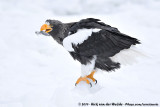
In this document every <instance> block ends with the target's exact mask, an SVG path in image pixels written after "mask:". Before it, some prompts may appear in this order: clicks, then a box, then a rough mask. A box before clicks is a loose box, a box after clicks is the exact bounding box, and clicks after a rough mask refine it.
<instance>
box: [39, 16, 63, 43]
mask: <svg viewBox="0 0 160 107" xmlns="http://www.w3.org/2000/svg"><path fill="white" fill-rule="evenodd" d="M40 31H44V32H45V33H47V34H49V35H51V36H52V37H53V38H54V39H55V40H56V41H57V42H58V43H60V44H61V40H60V38H63V37H64V24H63V23H62V22H60V21H58V20H50V19H48V20H46V21H45V24H43V25H42V26H41V28H40Z"/></svg>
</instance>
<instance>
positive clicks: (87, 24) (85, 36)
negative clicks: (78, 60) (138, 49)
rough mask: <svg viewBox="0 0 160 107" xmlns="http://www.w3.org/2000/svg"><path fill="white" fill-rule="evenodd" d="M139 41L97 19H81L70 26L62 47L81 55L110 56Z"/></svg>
mask: <svg viewBox="0 0 160 107" xmlns="http://www.w3.org/2000/svg"><path fill="white" fill-rule="evenodd" d="M138 43H140V42H139V41H138V40H137V39H136V38H132V37H130V36H127V35H125V34H122V33H121V32H120V31H119V30H118V29H117V28H114V27H111V26H110V25H107V24H105V23H103V22H100V20H99V19H93V18H88V19H83V20H81V21H79V22H78V23H75V24H74V25H73V26H72V27H71V28H70V35H69V36H68V37H66V38H65V39H64V40H63V45H64V47H65V48H66V49H67V50H68V51H70V52H75V53H76V54H79V55H81V56H93V55H101V54H103V55H104V53H105V57H106V56H107V57H111V56H113V55H115V54H116V53H118V52H120V51H121V50H123V49H128V48H130V46H131V45H135V44H138Z"/></svg>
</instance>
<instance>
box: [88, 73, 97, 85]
mask: <svg viewBox="0 0 160 107" xmlns="http://www.w3.org/2000/svg"><path fill="white" fill-rule="evenodd" d="M95 72H96V71H92V72H91V74H89V75H88V76H87V78H90V79H91V80H92V81H93V82H96V83H97V80H96V79H95V78H93V75H94V73H95Z"/></svg>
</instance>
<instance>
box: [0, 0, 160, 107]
mask: <svg viewBox="0 0 160 107" xmlns="http://www.w3.org/2000/svg"><path fill="white" fill-rule="evenodd" d="M71 3H72V4H71ZM67 4H68V5H72V6H68V5H67ZM159 13H160V1H158V0H119V1H117V0H99V2H97V1H96V0H92V1H91V0H87V1H86V0H67V1H64V0H53V1H51V0H47V1H44V0H34V1H32V0H16V1H15V0H6V1H4V0H1V1H0V16H1V17H0V23H1V26H0V29H1V36H0V107H79V105H78V104H79V103H119V102H121V103H159V104H160V100H159V99H160V84H159V81H160V78H159V76H160V72H159V71H160V70H159V69H160V58H159V55H160V50H159V45H160V42H159V41H160V37H159V34H160V30H159V28H160V20H159V19H160V15H159ZM87 17H94V18H99V19H101V20H102V21H104V22H106V23H107V24H110V25H112V26H115V27H117V28H118V29H119V30H120V31H121V32H123V33H126V34H129V35H131V36H133V37H137V38H138V39H140V40H141V42H142V45H139V46H138V48H139V49H140V50H142V51H145V54H146V55H147V56H148V58H145V59H140V60H138V62H137V63H136V64H133V65H131V66H122V68H121V69H119V70H117V71H116V72H111V73H107V72H103V71H98V72H97V73H96V74H95V78H96V79H97V80H98V84H97V85H94V83H92V84H93V87H92V88H90V86H88V85H87V84H86V83H84V82H81V83H79V84H78V85H77V86H76V87H75V86H74V84H75V82H76V80H77V79H78V78H79V76H80V73H81V66H80V64H79V63H78V62H77V61H74V60H73V59H72V58H71V56H70V55H69V53H68V52H67V51H66V50H65V49H64V48H63V47H62V46H59V45H58V44H57V43H56V42H55V41H54V40H53V39H52V38H51V37H49V36H42V35H39V36H37V35H36V34H35V31H37V30H39V29H40V27H41V25H42V24H44V23H45V20H46V19H50V18H51V19H53V18H54V19H58V20H61V21H63V22H71V21H78V20H80V19H82V18H87Z"/></svg>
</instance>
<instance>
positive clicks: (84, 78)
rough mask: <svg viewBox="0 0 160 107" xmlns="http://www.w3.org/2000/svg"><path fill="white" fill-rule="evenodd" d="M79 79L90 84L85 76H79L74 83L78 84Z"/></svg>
mask: <svg viewBox="0 0 160 107" xmlns="http://www.w3.org/2000/svg"><path fill="white" fill-rule="evenodd" d="M81 81H85V82H86V83H87V84H90V82H89V80H88V79H87V76H85V77H79V78H78V80H77V82H76V84H78V83H79V82H81Z"/></svg>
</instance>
